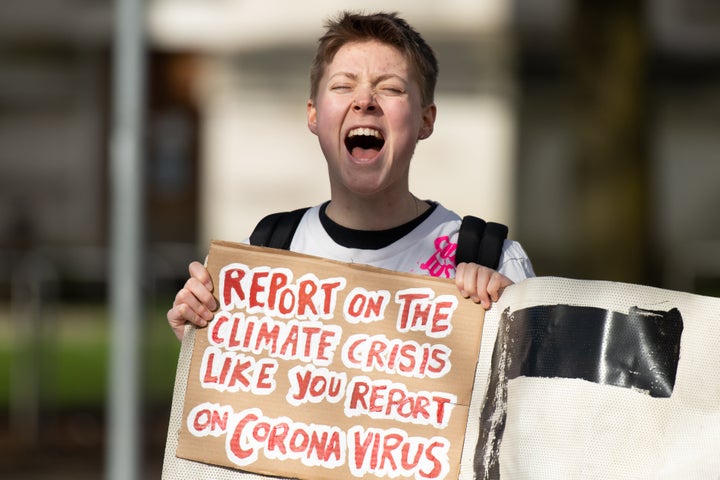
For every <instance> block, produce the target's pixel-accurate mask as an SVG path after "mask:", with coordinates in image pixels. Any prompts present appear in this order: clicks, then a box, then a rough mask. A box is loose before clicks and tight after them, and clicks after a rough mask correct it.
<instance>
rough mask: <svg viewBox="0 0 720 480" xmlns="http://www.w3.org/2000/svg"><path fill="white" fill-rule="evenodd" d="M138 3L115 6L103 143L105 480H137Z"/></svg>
mask: <svg viewBox="0 0 720 480" xmlns="http://www.w3.org/2000/svg"><path fill="white" fill-rule="evenodd" d="M143 13H144V12H143V5H142V0H115V29H114V42H113V43H114V50H113V72H112V79H113V90H112V93H113V99H112V109H113V110H112V114H113V121H112V127H111V128H112V136H111V139H110V169H109V173H110V178H109V184H110V188H111V194H110V200H111V204H110V284H109V287H110V312H111V315H110V318H111V328H110V335H111V338H110V345H111V353H110V357H109V361H110V364H109V367H110V368H109V391H108V403H107V406H108V424H107V425H108V431H107V438H106V439H107V451H106V459H107V472H106V473H107V479H108V480H136V479H138V478H140V463H141V462H140V457H141V455H140V452H141V435H140V428H139V427H140V368H139V366H140V353H141V349H140V335H139V330H140V322H141V318H142V315H143V302H142V275H141V264H142V263H141V259H142V251H143V241H142V238H143V230H144V229H143V205H144V195H143V168H142V157H143V155H142V151H143V142H142V137H143V135H142V131H143V108H144V96H145V95H144V77H145V65H144V63H145V55H144V36H145V35H144V15H143Z"/></svg>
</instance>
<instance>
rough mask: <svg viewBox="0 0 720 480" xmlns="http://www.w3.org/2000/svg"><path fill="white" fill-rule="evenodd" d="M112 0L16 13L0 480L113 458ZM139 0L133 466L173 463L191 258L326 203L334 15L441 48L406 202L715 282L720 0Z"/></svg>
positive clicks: (5, 105) (712, 285) (718, 290)
mask: <svg viewBox="0 0 720 480" xmlns="http://www.w3.org/2000/svg"><path fill="white" fill-rule="evenodd" d="M120 1H122V0H118V2H120ZM308 4H309V5H308ZM115 5H116V4H114V3H113V2H111V1H110V0H93V1H90V0H4V2H3V6H2V11H3V13H2V15H0V412H1V416H0V477H2V478H3V479H50V478H65V476H66V477H67V478H75V479H84V478H103V477H104V476H105V471H106V464H107V456H108V454H107V453H106V447H107V433H106V428H105V427H106V426H107V410H108V408H107V407H106V405H107V402H106V400H107V396H108V383H109V378H108V376H109V373H108V372H109V370H110V368H109V365H108V363H109V354H108V350H109V346H110V345H111V343H112V338H111V334H110V332H111V330H112V329H111V326H110V323H111V318H110V317H111V313H110V311H109V308H108V297H109V295H110V292H109V287H108V278H109V275H110V274H111V272H110V271H109V270H110V267H109V265H110V262H109V255H110V253H111V252H110V246H111V242H110V234H109V225H110V223H111V220H112V219H111V218H110V217H111V212H112V209H111V196H110V190H111V185H112V182H113V178H112V175H111V173H110V172H112V171H113V170H112V169H111V168H110V160H111V159H110V157H111V155H110V136H111V132H112V131H113V111H112V110H113V101H112V92H113V85H112V83H113V78H114V77H113V75H114V73H113V54H114V52H115V51H116V46H114V44H113V28H114V24H113V17H114V12H115V10H114V8H115ZM144 7H145V12H144V15H143V16H144V19H145V20H144V25H143V29H144V31H145V32H146V34H145V35H146V38H145V56H144V60H145V75H144V80H145V97H144V102H143V105H144V107H145V108H144V120H143V122H144V128H143V130H142V147H143V148H142V152H143V155H142V165H143V178H144V182H143V185H142V189H143V199H142V201H143V203H142V212H143V218H142V225H143V229H142V231H143V237H142V245H143V257H142V260H143V267H142V281H141V285H140V289H141V290H140V291H141V295H142V299H143V302H142V311H143V312H144V313H143V314H142V317H143V318H142V319H141V322H142V335H141V340H140V346H139V347H138V355H139V357H140V360H139V365H140V367H139V372H138V375H139V379H140V396H141V402H140V405H141V411H140V415H141V417H140V418H141V421H140V425H141V431H140V434H139V438H138V442H137V443H138V449H139V451H141V452H142V453H141V455H140V458H141V463H142V466H141V468H140V472H139V473H138V476H141V477H143V478H148V479H150V478H159V477H160V472H161V469H162V457H163V450H164V442H165V436H166V434H167V422H168V419H169V408H170V404H171V401H172V389H173V382H174V375H175V365H176V361H177V354H178V352H179V343H178V342H177V340H176V339H175V337H174V335H173V334H172V332H171V330H170V329H169V328H168V327H167V324H166V320H165V313H166V311H167V310H168V308H170V306H171V303H172V299H173V297H174V294H175V292H176V291H177V289H178V288H179V287H180V286H181V285H182V283H183V282H184V280H185V277H186V271H187V264H188V263H189V262H190V261H191V260H194V259H202V258H204V255H205V252H206V251H207V248H208V244H209V241H210V239H225V240H238V241H239V240H242V239H244V238H245V237H246V236H247V235H248V234H249V232H250V231H251V228H252V227H253V226H254V224H255V223H256V222H257V220H258V219H260V218H261V217H262V216H263V215H264V214H266V213H270V212H274V211H279V210H286V209H292V208H297V207H300V206H307V205H313V204H317V203H320V202H322V201H324V200H325V199H327V198H328V195H329V190H328V187H327V180H326V170H325V165H324V159H323V158H322V156H321V154H320V150H319V148H318V146H317V143H316V138H315V137H314V136H313V135H312V134H310V133H309V131H308V130H307V128H306V123H305V105H306V100H307V95H308V68H309V64H310V61H311V59H312V55H313V51H314V47H315V41H316V39H317V37H318V36H320V35H321V33H322V30H323V26H322V25H323V21H324V19H326V18H328V17H330V16H333V15H334V14H335V13H336V12H337V11H339V10H341V9H357V8H362V9H364V10H366V11H375V10H391V11H399V12H400V13H401V14H402V15H403V16H404V17H405V18H407V19H408V20H409V21H410V23H411V24H413V25H414V26H415V27H416V28H417V29H418V30H419V31H420V32H421V33H422V34H423V35H424V36H425V37H426V39H427V40H428V41H429V43H430V44H431V45H432V46H433V47H434V48H435V50H436V53H437V55H438V58H439V62H440V79H439V84H438V89H437V95H436V103H437V106H438V119H437V124H436V130H435V133H434V134H433V136H432V137H430V138H429V139H428V140H425V141H423V142H421V143H420V145H419V147H418V149H417V153H416V157H415V160H414V166H413V170H412V174H411V185H412V188H413V191H414V192H415V193H416V194H418V195H419V196H421V197H424V198H430V199H434V200H439V201H441V202H442V203H443V204H445V205H446V206H448V207H450V208H451V209H453V210H455V211H456V212H457V213H459V214H461V215H465V214H473V215H477V216H481V217H483V218H485V219H487V220H495V221H501V222H505V223H507V224H509V225H510V232H511V237H513V238H515V239H517V240H519V241H520V242H521V243H522V244H523V246H524V247H525V249H526V250H527V251H528V253H529V255H530V257H531V259H532V260H533V263H534V266H535V270H536V272H537V274H538V275H553V276H563V277H573V278H582V279H594V280H611V281H620V282H631V283H640V284H645V285H651V286H657V287H661V288H668V289H673V290H682V291H688V292H693V293H699V294H703V295H713V296H720V222H719V221H718V220H717V218H718V217H717V215H718V211H719V210H720V188H718V187H719V184H720V153H719V152H720V3H719V2H717V1H716V0H645V1H640V0H605V1H595V0H587V1H580V0H483V1H477V0H473V1H470V0H445V1H443V2H436V1H433V0H404V1H403V0H398V1H392V0H386V1H382V2H381V1H375V0H372V1H364V2H349V1H333V2H330V1H316V2H289V1H288V2H277V1H259V0H150V1H148V2H147V3H145V5H144ZM61 474H64V476H62V475H61Z"/></svg>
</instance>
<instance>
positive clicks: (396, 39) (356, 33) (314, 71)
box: [310, 12, 438, 106]
mask: <svg viewBox="0 0 720 480" xmlns="http://www.w3.org/2000/svg"><path fill="white" fill-rule="evenodd" d="M325 27H326V28H327V30H326V31H325V34H324V35H323V36H322V37H320V38H319V39H318V48H317V51H316V52H315V59H314V60H313V63H312V66H311V67H310V98H311V99H313V100H314V99H315V97H316V95H317V92H318V88H319V83H320V78H321V77H322V75H323V73H324V72H325V68H326V67H327V66H328V65H329V64H330V62H332V61H333V58H335V54H336V53H337V52H338V50H340V48H341V47H342V46H343V45H345V44H347V43H351V42H362V41H368V40H375V41H378V42H380V43H384V44H387V45H390V46H393V47H395V48H397V49H398V50H399V51H400V52H401V53H402V54H403V55H405V56H406V57H407V59H408V60H409V61H410V62H411V64H412V65H413V67H414V68H415V73H416V74H417V81H418V83H419V84H420V91H421V95H422V102H423V105H424V106H426V105H430V104H431V103H433V99H434V96H435V84H436V83H437V76H438V64H437V59H436V58H435V53H434V52H433V50H432V48H430V46H429V45H428V44H427V43H426V42H425V40H424V39H423V38H422V36H420V34H419V33H418V32H417V31H415V29H413V28H412V27H411V26H410V25H409V24H408V23H407V22H406V21H405V20H403V19H402V18H400V17H399V16H398V14H397V13H384V12H380V13H374V14H370V15H364V14H359V13H351V12H343V13H341V14H340V16H339V17H338V18H337V19H335V20H330V21H328V22H327V23H326V24H325Z"/></svg>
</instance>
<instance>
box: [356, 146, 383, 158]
mask: <svg viewBox="0 0 720 480" xmlns="http://www.w3.org/2000/svg"><path fill="white" fill-rule="evenodd" d="M350 153H351V154H352V156H353V157H355V158H362V159H370V158H372V157H374V156H375V155H377V153H378V150H377V149H375V148H361V147H354V148H353V149H352V151H351V152H350Z"/></svg>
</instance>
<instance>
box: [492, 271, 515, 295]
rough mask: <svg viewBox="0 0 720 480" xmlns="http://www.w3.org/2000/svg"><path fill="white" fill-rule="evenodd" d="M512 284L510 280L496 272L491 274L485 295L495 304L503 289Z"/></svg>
mask: <svg viewBox="0 0 720 480" xmlns="http://www.w3.org/2000/svg"><path fill="white" fill-rule="evenodd" d="M512 283H513V282H512V280H510V279H509V278H507V277H506V276H505V275H503V274H501V273H498V272H495V273H493V275H492V276H491V277H490V280H489V281H488V286H487V293H488V295H489V297H490V299H491V300H492V301H493V302H497V301H498V300H499V299H500V296H501V295H502V292H503V291H504V290H505V288H506V287H508V286H509V285H512Z"/></svg>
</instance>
